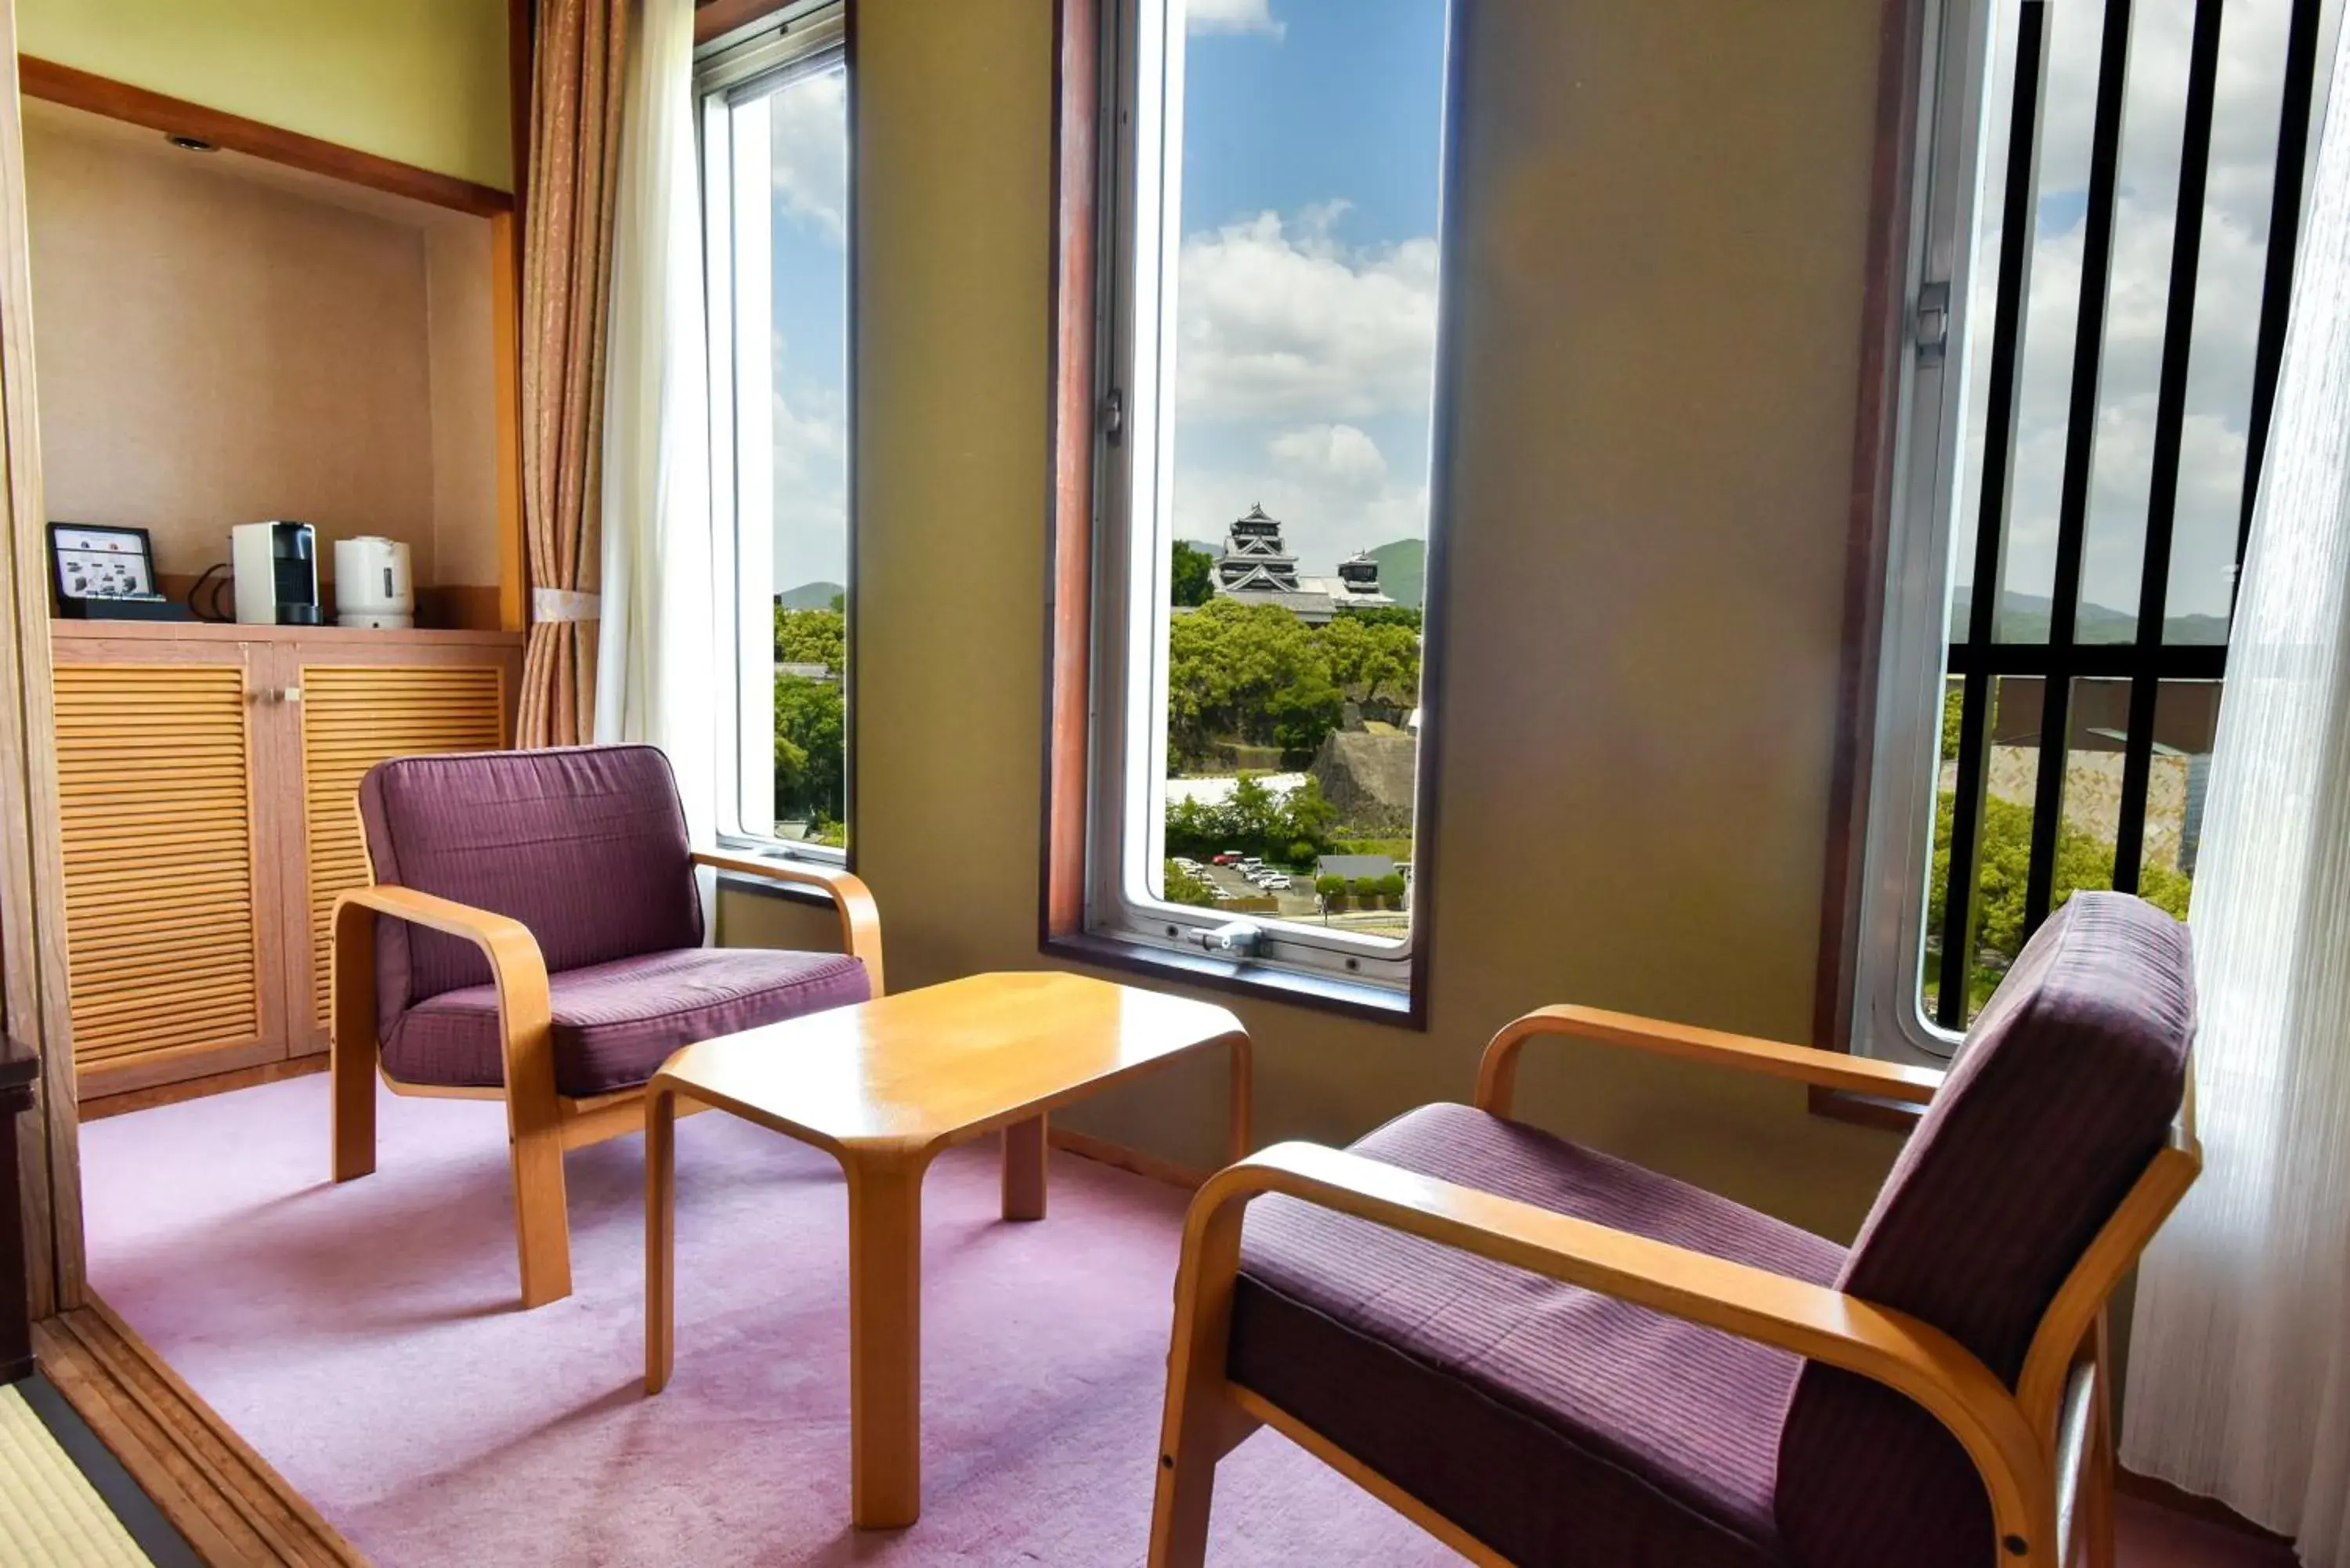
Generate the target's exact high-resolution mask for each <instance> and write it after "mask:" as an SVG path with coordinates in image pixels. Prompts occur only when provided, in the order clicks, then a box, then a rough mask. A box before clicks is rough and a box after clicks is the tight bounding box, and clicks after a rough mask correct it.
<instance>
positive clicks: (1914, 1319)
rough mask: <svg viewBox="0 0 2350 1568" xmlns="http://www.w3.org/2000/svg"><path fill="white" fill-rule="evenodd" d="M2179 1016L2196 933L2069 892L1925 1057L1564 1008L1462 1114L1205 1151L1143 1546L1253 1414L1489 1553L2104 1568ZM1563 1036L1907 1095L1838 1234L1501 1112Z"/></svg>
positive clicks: (1172, 1557) (1742, 1567) (1185, 1552)
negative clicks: (1861, 1220) (1211, 1166)
mask: <svg viewBox="0 0 2350 1568" xmlns="http://www.w3.org/2000/svg"><path fill="white" fill-rule="evenodd" d="M2194 1032H2195V1000H2194V987H2193V981H2192V977H2191V973H2190V966H2189V943H2188V936H2187V930H2186V928H2185V927H2183V926H2180V925H2179V924H2178V923H2177V922H2176V921H2173V920H2172V919H2170V918H2169V917H2168V916H2167V915H2164V914H2162V913H2160V912H2159V911H2158V910H2156V909H2153V908H2152V907H2151V906H2149V905H2147V904H2144V903H2141V902H2140V901H2138V900H2137V899H2135V898H2127V897H2125V896H2122V895H2119V894H2094V893H2084V894H2080V895H2077V896H2075V897H2074V898H2073V899H2072V900H2071V902H2070V903H2068V904H2067V905H2066V906H2065V907H2064V909H2063V910H2062V911H2060V912H2059V913H2058V914H2057V915H2056V916H2055V917H2054V919H2051V920H2049V921H2048V922H2047V924H2046V925H2045V926H2044V927H2043V928H2042V929H2041V930H2040V932H2039V933H2038V935H2036V936H2035V937H2034V938H2033V940H2032V941H2031V942H2030V944H2028V946H2027V947H2026V948H2025V950H2024V952H2023V954H2022V957H2021V958H2020V959H2019V960H2018V961H2017V962H2016V965H2015V967H2014V969H2013V970H2012V971H2011V972H2010V973H2009V974H2008V976H2007V977H2006V980H2005V981H2004V982H2003V983H2002V985H2001V986H2000V989H1999V992H1998V993H1997V994H1996V995H1995V996H1994V997H1993V998H1992V999H1991V1002H1990V1004H1989V1005H1988V1006H1987V1007H1986V1008H1985V1009H1984V1011H1983V1013H1982V1016H1981V1019H1980V1020H1979V1021H1978V1022H1977V1023H1976V1024H1975V1027H1974V1029H1973V1031H1972V1032H1971V1033H1970V1035H1969V1036H1968V1038H1967V1041H1966V1043H1965V1044H1964V1045H1963V1046H1962V1047H1961V1048H1960V1052H1959V1054H1958V1055H1957V1057H1956V1059H1955V1060H1954V1061H1953V1063H1952V1064H1951V1066H1950V1070H1949V1072H1948V1074H1947V1075H1944V1074H1940V1073H1933V1072H1928V1071H1924V1070H1921V1069H1915V1068H1905V1067H1896V1066H1891V1065H1887V1064H1876V1063H1871V1062H1869V1061H1866V1060H1864V1059H1857V1058H1853V1057H1848V1056H1844V1055H1838V1054H1832V1053H1826V1052H1820V1051H1814V1050H1810V1049H1808V1048H1805V1047H1802V1046H1794V1045H1780V1044H1770V1043H1766V1042H1762V1041H1754V1040H1748V1039H1744V1038H1742V1037H1740V1036H1736V1035H1728V1034H1720V1033H1713V1032H1711V1031H1707V1030H1699V1029H1689V1028H1682V1027H1679V1026H1676V1025H1671V1024H1663V1023H1652V1022H1649V1021H1648V1020H1643V1019H1635V1018H1628V1017H1626V1016H1623V1015H1620V1014H1615V1013H1606V1012H1595V1011H1591V1010H1587V1009H1582V1008H1551V1009H1545V1010H1544V1011H1543V1012H1537V1013H1534V1014H1531V1015H1529V1016H1528V1017H1525V1018H1522V1019H1520V1020H1518V1021H1517V1022H1516V1023H1513V1024H1511V1025H1510V1026H1509V1027H1508V1028H1506V1029H1504V1030H1503V1032H1502V1033H1500V1034H1499V1035H1498V1036H1496V1037H1495V1039H1494V1041H1493V1043H1492V1045H1491V1046H1489V1047H1488V1048H1487V1051H1486V1054H1485V1061H1484V1065H1483V1069H1482V1072H1481V1074H1480V1081H1479V1085H1478V1094H1477V1105H1476V1106H1475V1107H1474V1108H1471V1107H1470V1106H1458V1105H1439V1106H1423V1107H1422V1108H1420V1109H1419V1110H1416V1111H1412V1112H1409V1113H1408V1114H1406V1115H1404V1116H1399V1117H1398V1118H1397V1119H1396V1120H1394V1121H1392V1122H1390V1123H1388V1125H1387V1126H1385V1127H1381V1128H1379V1129H1378V1131H1377V1132H1374V1133H1372V1134H1371V1135H1370V1136H1369V1137H1366V1138H1364V1139H1362V1140H1361V1141H1360V1142H1358V1143H1357V1144H1356V1145H1355V1146H1354V1147H1352V1148H1351V1149H1349V1150H1346V1151H1340V1150H1336V1149H1330V1148H1323V1147H1316V1146H1314V1145H1310V1144H1284V1145H1281V1146H1279V1147H1274V1148H1270V1149H1267V1150H1265V1151H1264V1152H1263V1153H1261V1154H1259V1155H1256V1156H1254V1157H1253V1158H1250V1159H1248V1160H1244V1161H1243V1162H1242V1163H1241V1164H1239V1165H1236V1166H1233V1167H1232V1168H1230V1169H1227V1170H1225V1171H1223V1172H1222V1173H1221V1174H1219V1175H1218V1176H1216V1177H1215V1178H1213V1179H1211V1180H1210V1181H1209V1183H1208V1184H1207V1185H1206V1186H1205V1187H1204V1188H1202V1189H1201V1192H1200V1194H1199V1196H1198V1198H1197V1199H1195V1200H1194V1202H1193V1204H1192V1206H1191V1216H1190V1219H1189V1220H1188V1222H1187V1224H1186V1229H1185V1234H1184V1249H1183V1262H1182V1267H1181V1273H1180V1278H1179V1280H1178V1282H1177V1285H1176V1321H1175V1337H1174V1347H1173V1352H1172V1355H1170V1363H1169V1382H1168V1395H1167V1410H1166V1420H1165V1431H1164V1436H1163V1438H1162V1442H1161V1448H1160V1454H1159V1490H1158V1505H1157V1510H1156V1512H1155V1515H1154V1518H1153V1521H1152V1527H1151V1549H1150V1561H1151V1563H1153V1564H1154V1568H1163V1565H1170V1564H1194V1563H1199V1562H1200V1561H1201V1555H1202V1552H1203V1551H1204V1547H1205V1540H1206V1529H1207V1520H1208V1512H1209V1504H1210V1495H1211V1490H1212V1486H1213V1481H1214V1473H1215V1464H1216V1460H1217V1459H1218V1458H1219V1457H1220V1456H1222V1454H1223V1453H1225V1452H1226V1451H1228V1450H1229V1449H1231V1448H1232V1445H1233V1444H1235V1443H1237V1442H1239V1441H1240V1440H1241V1439H1242V1438H1244V1437H1245V1436H1247V1435H1248V1434H1249V1432H1251V1431H1252V1430H1253V1429H1254V1428H1256V1427H1258V1426H1259V1425H1265V1426H1271V1427H1274V1428H1276V1429H1278V1430H1280V1431H1282V1432H1284V1433H1285V1434H1287V1435H1288V1436H1289V1437H1290V1438H1293V1439H1295V1441H1297V1442H1298V1443H1299V1444H1301V1445H1302V1446H1304V1447H1305V1448H1306V1449H1309V1450H1311V1451H1313V1452H1314V1453H1315V1454H1317V1455H1319V1456H1320V1457H1321V1458H1322V1459H1325V1460H1326V1462H1328V1463H1330V1464H1331V1465H1333V1466H1334V1467H1336V1469H1340V1470H1342V1471H1343V1472H1344V1473H1346V1474H1347V1476H1348V1477H1349V1478H1351V1479H1352V1480H1355V1481H1356V1482H1357V1483H1358V1484H1360V1485H1361V1486H1363V1487H1365V1488H1366V1489H1367V1490H1370V1491H1372V1492H1374V1493H1375V1494H1377V1495H1378V1496H1379V1497H1380V1498H1382V1499H1383V1500H1385V1501H1388V1503H1390V1504H1392V1505H1393V1506H1394V1507H1396V1508H1397V1509H1399V1511H1402V1512H1403V1513H1405V1514H1406V1515H1408V1516H1409V1517H1410V1518H1412V1519H1414V1520H1416V1521H1419V1523H1421V1524H1422V1525H1424V1526H1425V1527H1426V1528H1427V1529H1429V1530H1430V1532H1433V1533H1435V1534H1436V1535H1438V1536H1439V1537H1440V1538H1441V1539H1443V1540H1444V1541H1446V1542H1449V1543H1450V1544H1451V1545H1452V1546H1454V1547H1455V1548H1457V1549H1458V1550H1460V1551H1461V1552H1463V1553H1465V1554H1466V1555H1468V1556H1469V1557H1470V1558H1471V1560H1472V1561H1475V1562H1479V1563H1574V1564H1577V1565H1578V1568H1635V1565H1638V1568H1660V1565H1664V1564H1673V1565H1676V1568H1679V1565H1687V1568H1886V1565H1887V1564H1895V1563H1898V1564H1901V1565H1902V1568H1989V1565H1990V1564H1992V1563H2012V1564H2016V1565H2018V1568H2059V1565H2060V1564H2064V1563H2070V1562H2072V1561H2074V1555H2073V1553H2074V1548H2075V1546H2076V1545H2078V1546H2079V1547H2081V1548H2082V1549H2083V1555H2084V1557H2085V1561H2086V1562H2087V1563H2090V1564H2091V1565H2092V1568H2109V1565H2110V1564H2111V1563H2112V1560H2113V1547H2112V1519H2111V1486H2112V1462H2113V1459H2112V1433H2111V1430H2110V1424H2109V1418H2108V1416H2107V1413H2106V1397H2107V1396H2106V1381H2105V1376H2104V1374H2105V1355H2106V1322H2105V1309H2106V1298H2107V1296H2108V1295H2109V1294H2110V1293H2111V1292H2112V1290H2113V1287H2114V1285H2115V1283H2116V1281H2118V1280H2119V1279H2120V1277H2121V1276H2122V1274H2123V1273H2124V1272H2126V1271H2127V1270H2128V1269H2129V1268H2130V1266H2131V1265H2132V1264H2133V1263H2134V1262H2136V1260H2137V1255H2138V1252H2139V1251H2140V1250H2141V1249H2142V1248H2143V1247H2144V1246H2145V1244H2146V1242H2147V1241H2148V1240H2149V1239H2151V1237H2152V1236H2153V1234H2154V1232H2155V1231H2156V1230H2157V1229H2158V1227H2159V1226H2160V1225H2161V1223H2162V1220H2163V1219H2164V1218H2165V1217H2166V1216H2167V1215H2168V1213H2169V1211H2170V1210H2171V1208H2172V1207H2173V1205H2175V1204H2176V1203H2177V1201H2178V1198H2179V1197H2180V1196H2181V1195H2182V1194H2183V1193H2184V1192H2185V1191H2186V1189H2187V1188H2188V1187H2189V1185H2190V1184H2191V1183H2192V1182H2193V1180H2194V1179H2195V1176H2196V1173H2197V1171H2198V1169H2199V1166H2200V1153H2199V1147H2198V1146H2197V1144H2196V1141H2195V1134H2194V1127H2193V1110H2192V1105H2193V1101H2192V1096H2191V1095H2188V1094H2187V1093H2186V1086H2187V1085H2188V1083H2189V1077H2190V1064H2189V1047H2190V1045H2191V1044H2192V1041H2193V1036H2194ZM1550 1034H1567V1035H1578V1036H1582V1037H1584V1038H1586V1039H1592V1040H1597V1041H1602V1042H1606V1043H1608V1044H1618V1045H1628V1046H1635V1047H1639V1048H1644V1049H1648V1050H1654V1051H1659V1052H1661V1053H1663V1054H1668V1055H1672V1056H1678V1057H1682V1058H1687V1059H1695V1060H1700V1061H1705V1062H1710V1063H1713V1064H1720V1065H1723V1066H1731V1067H1738V1068H1742V1069H1744V1070H1747V1071H1752V1072H1759V1073H1763V1074H1765V1075H1770V1076H1773V1077H1778V1078H1783V1079H1793V1080H1795V1081H1798V1082H1803V1083H1808V1084H1812V1085H1824V1086H1827V1087H1832V1088H1839V1089H1847V1090H1856V1091H1859V1092H1863V1093H1867V1094H1873V1095H1877V1096H1885V1097H1890V1098H1894V1099H1898V1100H1903V1101H1908V1102H1910V1103H1914V1104H1919V1105H1923V1106H1925V1107H1926V1109H1925V1111H1924V1114H1923V1116H1921V1118H1920V1119H1919V1121H1918V1125H1917V1127H1916V1129H1915V1130H1914V1131H1913V1132H1911V1133H1910V1135H1909V1138H1908V1146H1907V1147H1906V1148H1905V1149H1904V1150H1903V1152H1902V1154H1901V1156H1900V1158H1899V1160H1898V1163H1897V1164H1896V1165H1895V1167H1894V1168H1893V1171H1892V1174H1891V1176H1890V1177H1889V1178H1888V1179H1887V1181H1886V1184H1885V1187H1884V1189H1883V1190H1882V1191H1880V1192H1879V1193H1878V1195H1877V1203H1876V1207H1875V1208H1874V1210H1872V1211H1871V1212H1870V1214H1869V1217H1868V1220H1867V1222H1866V1225H1865V1226H1864V1227H1863V1228H1862V1231H1861V1233H1860V1236H1859V1238H1858V1240H1857V1241H1855V1242H1854V1244H1853V1245H1852V1247H1851V1248H1849V1249H1846V1248H1843V1247H1839V1246H1836V1245H1835V1244H1834V1243H1832V1242H1829V1241H1823V1240H1821V1239H1820V1238H1819V1237H1817V1236H1814V1235H1811V1234H1808V1233H1806V1232H1804V1231H1798V1230H1796V1229H1794V1227H1792V1226H1788V1225H1784V1224H1782V1223H1780V1222H1778V1221H1777V1220H1772V1219H1769V1218H1767V1217H1765V1216H1763V1215H1761V1214H1758V1213H1755V1212H1753V1211H1752V1210H1748V1209H1744V1208H1742V1207H1740V1206H1739V1205H1737V1204H1735V1203H1732V1202H1730V1201H1729V1200H1727V1199H1721V1198H1718V1197H1715V1196H1713V1195H1711V1194H1710V1193H1707V1192H1703V1191H1700V1190H1699V1189H1695V1188H1691V1187H1689V1186H1686V1185H1684V1184H1682V1183H1681V1182H1679V1181H1676V1180H1673V1179H1670V1178H1669V1177H1666V1176H1662V1175H1659V1174H1657V1173H1655V1172H1652V1171H1648V1170H1645V1169H1642V1168H1639V1167H1638V1166H1633V1165H1627V1164H1626V1163H1624V1162H1623V1161H1621V1160H1617V1159H1612V1158H1608V1157H1607V1156H1606V1155H1603V1154H1598V1153H1596V1152H1593V1151H1591V1150H1589V1149H1586V1148H1582V1147H1577V1146H1576V1145H1575V1144H1572V1143H1568V1142H1565V1141H1564V1140H1562V1139H1560V1138H1556V1137H1551V1136H1550V1135H1548V1134H1545V1133H1543V1132H1540V1131H1537V1130H1535V1129H1534V1128H1533V1127H1526V1126H1524V1125H1523V1124H1520V1123H1518V1122H1514V1121H1512V1120H1510V1119H1509V1113H1510V1106H1511V1098H1512V1085H1513V1078H1514V1075H1515V1070H1516V1061H1517V1054H1518V1052H1519V1051H1520V1049H1521V1048H1522V1047H1523V1045H1524V1044H1525V1043H1526V1042H1527V1041H1528V1040H1529V1039H1532V1038H1534V1037H1536V1036H1539V1035H1550ZM1252 1198H1254V1199H1258V1200H1257V1201H1255V1202H1249V1201H1248V1200H1249V1199H1252ZM1243 1214H1245V1220H1243Z"/></svg>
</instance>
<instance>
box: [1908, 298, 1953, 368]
mask: <svg viewBox="0 0 2350 1568" xmlns="http://www.w3.org/2000/svg"><path fill="white" fill-rule="evenodd" d="M1916 337H1917V342H1918V363H1919V364H1922V365H1939V364H1940V363H1941V362H1942V359H1943V358H1944V357H1945V356H1947V355H1948V354H1949V353H1950V285H1949V284H1948V283H1929V284H1927V285H1925V286H1923V287H1921V288H1919V289H1918V318H1917V325H1916Z"/></svg>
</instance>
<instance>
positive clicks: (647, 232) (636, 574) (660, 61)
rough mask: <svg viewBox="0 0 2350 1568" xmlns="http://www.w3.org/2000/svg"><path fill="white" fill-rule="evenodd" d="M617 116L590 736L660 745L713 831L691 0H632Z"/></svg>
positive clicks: (712, 606) (714, 708)
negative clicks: (599, 605)
mask: <svg viewBox="0 0 2350 1568" xmlns="http://www.w3.org/2000/svg"><path fill="white" fill-rule="evenodd" d="M630 9H631V10H632V12H633V13H634V16H633V18H632V20H633V21H634V24H635V26H633V27H632V28H631V33H632V36H633V37H634V39H635V40H636V47H635V48H634V50H633V52H632V56H631V58H630V60H629V81H628V93H627V99H626V106H625V108H624V109H623V111H622V114H621V119H620V127H621V130H620V182H619V208H618V211H617V214H616V216H615V219H614V230H613V235H612V315H611V331H610V342H609V347H608V350H607V352H608V362H607V369H606V373H605V389H604V578H603V595H604V609H603V631H602V638H601V640H600V644H599V647H598V656H597V664H596V738H597V739H598V741H648V742H651V743H653V744H654V745H657V746H659V747H660V748H661V749H662V750H663V751H665V752H667V753H669V758H670V762H671V764H672V765H673V766H674V767H675V768H676V770H677V782H678V788H679V790H680V792H681V794H683V796H684V799H685V815H686V824H687V826H688V828H689V829H690V830H691V833H692V835H693V840H694V842H695V843H696V844H699V845H707V844H708V843H710V842H711V835H712V830H713V829H714V827H715V826H716V814H717V802H718V772H719V770H718V755H719V751H718V703H717V701H716V700H715V699H716V694H715V691H714V689H713V688H714V681H713V680H712V671H713V670H716V669H717V668H718V667H719V664H718V661H719V659H720V656H721V643H722V641H723V639H722V638H721V636H720V632H719V628H720V627H721V626H722V625H723V624H724V623H723V620H722V618H720V616H719V615H718V614H717V613H716V609H717V595H716V591H715V585H714V582H713V578H712V546H711V526H712V524H711V514H710V435H709V431H710V407H709V396H710V380H709V373H708V365H707V358H706V356H707V353H708V348H707V344H708V337H707V334H706V333H705V332H704V330H703V326H702V321H703V317H702V219H701V202H700V195H699V187H700V176H699V171H697V169H696V167H695V153H694V136H693V0H638V3H637V4H635V5H632V6H631V7H630Z"/></svg>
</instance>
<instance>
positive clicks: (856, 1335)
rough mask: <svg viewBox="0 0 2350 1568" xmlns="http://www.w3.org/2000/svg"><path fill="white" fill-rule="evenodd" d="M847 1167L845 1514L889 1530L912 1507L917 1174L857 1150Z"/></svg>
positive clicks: (913, 1165) (911, 1166) (918, 1311)
mask: <svg viewBox="0 0 2350 1568" xmlns="http://www.w3.org/2000/svg"><path fill="white" fill-rule="evenodd" d="M844 1164H845V1165H846V1166H847V1176H848V1444H849V1517H850V1518H851V1519H852V1520H853V1521H855V1522H856V1524H857V1527H858V1529H860V1530H894V1529H897V1528H899V1527H900V1526H903V1525H909V1524H911V1523H913V1522H914V1521H915V1520H917V1519H919V1518H920V1516H921V1511H922V1173H923V1169H924V1168H925V1167H926V1166H927V1165H928V1164H929V1160H928V1158H922V1157H917V1158H905V1157H902V1156H901V1157H898V1158H859V1157H857V1156H855V1155H851V1156H849V1157H848V1158H847V1159H846V1160H845V1161H844Z"/></svg>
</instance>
